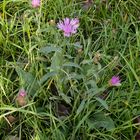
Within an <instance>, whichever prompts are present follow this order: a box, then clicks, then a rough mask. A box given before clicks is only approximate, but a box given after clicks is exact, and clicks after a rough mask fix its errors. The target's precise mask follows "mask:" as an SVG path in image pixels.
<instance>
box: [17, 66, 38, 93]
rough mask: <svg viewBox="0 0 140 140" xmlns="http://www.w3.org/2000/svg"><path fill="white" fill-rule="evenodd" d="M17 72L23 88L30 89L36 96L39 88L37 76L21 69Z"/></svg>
mask: <svg viewBox="0 0 140 140" xmlns="http://www.w3.org/2000/svg"><path fill="white" fill-rule="evenodd" d="M16 72H17V74H18V76H19V77H20V80H21V86H23V87H24V88H29V91H30V93H31V94H34V93H35V92H36V91H37V90H38V88H39V83H38V81H37V80H36V78H35V76H33V75H32V74H31V73H30V72H26V71H24V70H22V69H21V68H19V67H17V68H16Z"/></svg>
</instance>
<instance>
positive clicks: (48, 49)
mask: <svg viewBox="0 0 140 140" xmlns="http://www.w3.org/2000/svg"><path fill="white" fill-rule="evenodd" d="M39 52H40V53H43V54H48V53H51V52H61V48H56V47H42V48H40V50H39Z"/></svg>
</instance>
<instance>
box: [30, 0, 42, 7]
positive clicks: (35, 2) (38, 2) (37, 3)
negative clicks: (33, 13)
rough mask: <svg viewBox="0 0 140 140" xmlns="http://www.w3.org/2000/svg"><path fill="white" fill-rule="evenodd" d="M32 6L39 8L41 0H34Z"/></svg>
mask: <svg viewBox="0 0 140 140" xmlns="http://www.w3.org/2000/svg"><path fill="white" fill-rule="evenodd" d="M32 6H33V7H34V8H37V7H39V6H40V0H32Z"/></svg>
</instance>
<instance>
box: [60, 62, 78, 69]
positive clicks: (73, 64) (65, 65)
mask: <svg viewBox="0 0 140 140" xmlns="http://www.w3.org/2000/svg"><path fill="white" fill-rule="evenodd" d="M62 66H63V67H75V68H79V69H81V67H80V66H79V65H78V64H76V63H73V62H67V63H64V64H63V65H62Z"/></svg>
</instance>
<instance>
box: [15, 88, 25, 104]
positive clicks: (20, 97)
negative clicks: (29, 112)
mask: <svg viewBox="0 0 140 140" xmlns="http://www.w3.org/2000/svg"><path fill="white" fill-rule="evenodd" d="M26 96H27V93H26V91H25V90H24V89H20V90H19V93H18V95H17V98H16V101H17V103H18V105H19V106H24V105H26V104H27V101H26Z"/></svg>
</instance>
